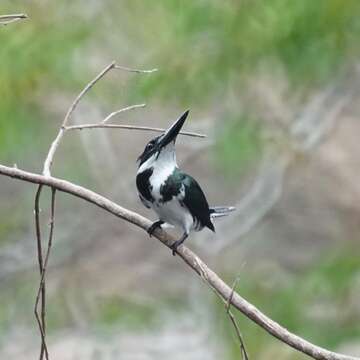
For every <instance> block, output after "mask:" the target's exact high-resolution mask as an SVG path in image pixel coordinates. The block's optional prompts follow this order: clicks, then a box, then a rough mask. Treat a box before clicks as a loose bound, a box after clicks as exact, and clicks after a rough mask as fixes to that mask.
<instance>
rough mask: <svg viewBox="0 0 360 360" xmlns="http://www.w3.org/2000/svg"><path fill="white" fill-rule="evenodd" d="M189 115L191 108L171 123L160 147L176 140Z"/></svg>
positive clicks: (161, 140)
mask: <svg viewBox="0 0 360 360" xmlns="http://www.w3.org/2000/svg"><path fill="white" fill-rule="evenodd" d="M188 115H189V110H187V111H185V112H184V113H183V114H182V115H181V116H180V118H179V119H178V120H176V121H175V122H174V124H172V125H171V127H170V128H169V129H168V130H166V132H165V134H164V135H163V137H162V138H161V139H160V142H159V144H158V145H159V147H160V148H163V147H164V146H166V145H167V144H169V143H170V142H171V141H173V140H174V141H175V140H176V137H177V136H178V134H179V132H180V130H181V128H182V126H183V125H184V122H185V120H186V118H187V116H188Z"/></svg>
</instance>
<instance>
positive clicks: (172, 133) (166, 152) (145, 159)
mask: <svg viewBox="0 0 360 360" xmlns="http://www.w3.org/2000/svg"><path fill="white" fill-rule="evenodd" d="M188 114H189V110H187V111H185V112H184V113H183V114H182V115H181V116H180V118H179V119H178V120H176V121H175V122H174V124H172V125H171V126H170V128H169V129H167V130H166V131H165V133H164V134H162V135H160V136H157V137H155V138H154V139H152V140H150V141H149V142H148V143H147V144H146V146H145V149H144V151H143V152H142V154H141V155H140V156H139V157H138V159H137V162H138V164H139V167H141V165H143V164H145V163H147V164H149V166H151V164H152V163H153V162H154V161H156V160H160V158H164V160H170V161H171V159H172V158H173V159H174V160H175V141H176V138H177V136H178V134H179V132H180V130H181V128H182V126H183V125H184V122H185V120H186V118H187V116H188Z"/></svg>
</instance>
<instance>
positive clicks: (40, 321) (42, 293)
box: [34, 184, 49, 360]
mask: <svg viewBox="0 0 360 360" xmlns="http://www.w3.org/2000/svg"><path fill="white" fill-rule="evenodd" d="M42 188H43V185H42V184H40V185H39V186H38V189H37V191H36V195H35V207H34V212H35V231H36V241H37V255H38V263H39V272H40V276H42V274H43V271H44V262H43V252H42V244H41V227H40V195H41V191H42ZM40 290H41V291H40ZM45 296H46V290H45V286H42V287H41V289H39V292H38V295H37V297H36V302H35V303H36V305H35V309H34V313H35V317H36V320H37V323H38V326H39V330H40V335H41V350H40V356H39V359H40V360H42V359H43V358H44V353H45V358H46V360H48V356H49V355H48V350H47V346H46V341H45V312H46V304H45ZM39 301H40V305H41V316H40V315H39V311H38V304H39Z"/></svg>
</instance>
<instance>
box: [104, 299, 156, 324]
mask: <svg viewBox="0 0 360 360" xmlns="http://www.w3.org/2000/svg"><path fill="white" fill-rule="evenodd" d="M155 314H156V309H155V308H154V307H153V306H150V305H148V304H136V303H134V302H131V301H128V300H123V299H120V298H119V297H111V298H107V299H105V300H104V301H103V302H102V303H101V304H100V307H99V314H98V320H97V323H98V324H103V325H106V326H114V325H117V326H119V325H121V326H126V328H130V329H131V328H139V327H143V326H145V325H146V324H149V323H151V322H152V321H154V315H155Z"/></svg>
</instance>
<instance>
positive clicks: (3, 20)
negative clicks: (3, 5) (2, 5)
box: [0, 14, 28, 25]
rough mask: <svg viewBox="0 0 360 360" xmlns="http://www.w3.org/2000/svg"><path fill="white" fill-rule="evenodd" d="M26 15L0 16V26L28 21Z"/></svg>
mask: <svg viewBox="0 0 360 360" xmlns="http://www.w3.org/2000/svg"><path fill="white" fill-rule="evenodd" d="M27 17H28V16H27V15H26V14H11V15H0V25H9V24H11V23H13V22H16V21H19V20H24V19H27Z"/></svg>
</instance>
